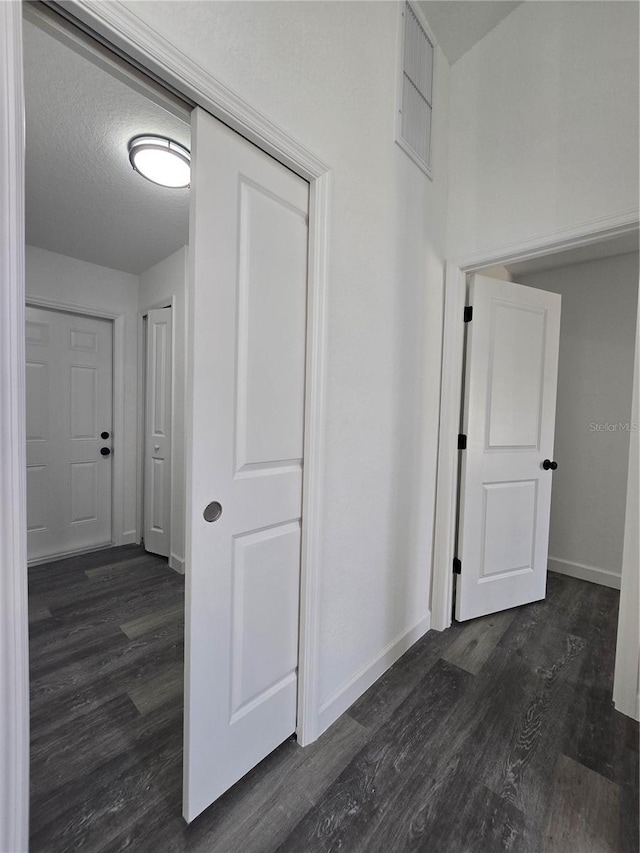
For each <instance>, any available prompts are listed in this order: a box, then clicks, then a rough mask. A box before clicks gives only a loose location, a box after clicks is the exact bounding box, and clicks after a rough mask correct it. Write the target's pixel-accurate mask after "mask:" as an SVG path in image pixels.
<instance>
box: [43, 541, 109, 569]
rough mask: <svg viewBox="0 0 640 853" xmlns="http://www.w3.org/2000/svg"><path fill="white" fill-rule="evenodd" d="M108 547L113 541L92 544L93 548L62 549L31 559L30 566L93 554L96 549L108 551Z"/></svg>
mask: <svg viewBox="0 0 640 853" xmlns="http://www.w3.org/2000/svg"><path fill="white" fill-rule="evenodd" d="M107 548H113V542H106V543H104V544H102V545H92V546H91V548H79V549H78V550H77V551H61V552H60V553H59V554H48V555H47V556H46V557H37V558H36V559H35V560H29V568H31V566H44V565H46V564H47V563H55V562H57V561H58V560H67V559H68V558H69V557H80V556H82V554H93V552H94V551H106V549H107Z"/></svg>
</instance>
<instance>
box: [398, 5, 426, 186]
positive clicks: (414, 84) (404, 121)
mask: <svg viewBox="0 0 640 853" xmlns="http://www.w3.org/2000/svg"><path fill="white" fill-rule="evenodd" d="M403 14H404V40H403V57H402V95H401V98H402V103H401V108H400V122H399V139H398V142H399V143H400V145H401V146H402V148H404V150H405V151H407V153H408V154H409V155H410V156H412V157H413V159H414V160H416V161H417V162H418V165H420V166H422V167H423V168H424V169H426V171H427V172H429V171H430V169H431V110H432V101H433V59H434V47H433V42H432V41H431V39H430V38H429V36H428V35H427V33H426V32H425V30H424V27H423V26H422V24H421V23H420V21H419V20H418V17H417V15H416V13H415V12H414V11H413V9H412V8H411V5H410V4H409V3H405V4H404V13H403ZM403 143H404V144H403Z"/></svg>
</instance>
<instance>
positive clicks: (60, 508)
mask: <svg viewBox="0 0 640 853" xmlns="http://www.w3.org/2000/svg"><path fill="white" fill-rule="evenodd" d="M112 346H113V344H112V324H111V322H110V321H108V320H99V319H97V318H94V317H85V316H81V315H79V314H66V313H64V312H61V311H49V310H45V309H43V308H29V307H28V308H27V309H26V355H27V374H26V381H27V401H26V402H27V411H26V421H27V543H28V555H29V559H30V560H42V559H44V558H51V557H55V556H59V555H62V554H68V553H71V552H73V551H80V550H85V549H89V548H94V547H99V546H101V545H107V544H109V543H110V542H111V448H112V441H111V432H112V404H113V400H112V372H113V364H112Z"/></svg>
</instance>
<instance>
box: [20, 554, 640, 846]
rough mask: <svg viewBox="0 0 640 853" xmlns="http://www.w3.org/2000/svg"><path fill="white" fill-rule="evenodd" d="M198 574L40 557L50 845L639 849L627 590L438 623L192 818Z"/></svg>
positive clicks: (571, 585)
mask: <svg viewBox="0 0 640 853" xmlns="http://www.w3.org/2000/svg"><path fill="white" fill-rule="evenodd" d="M183 589H184V580H183V578H182V577H180V576H179V575H177V574H176V573H175V572H173V571H172V570H170V569H169V568H167V566H166V562H165V561H164V560H163V559H162V558H158V557H154V556H153V555H150V554H146V553H145V552H144V551H143V550H142V549H141V548H139V547H136V546H125V547H122V548H115V549H110V550H108V551H100V552H95V553H93V554H88V555H84V556H80V557H75V558H70V559H67V560H61V561H58V562H57V563H54V564H49V565H47V566H39V567H36V568H33V569H31V570H30V572H29V592H30V605H31V608H30V649H31V679H32V681H31V700H32V734H31V744H32V752H31V773H32V779H31V850H32V851H33V853H40V851H51V853H53V851H72V850H80V849H82V850H83V851H87V853H94V851H95V852H96V853H98V851H99V852H100V853H103V851H121V850H133V851H137V852H138V851H140V853H146V851H150V852H151V851H161V852H162V853H170V851H198V853H201V852H202V853H204V851H207V853H235V851H242V853H267V851H275V850H282V851H288V852H290V853H316V851H318V853H319V851H326V853H329V851H332V852H333V851H338V850H341V851H345V853H356V851H362V853H365V851H366V853H388V851H389V852H390V851H397V853H404V851H410V850H412V851H418V850H420V851H429V853H463V851H464V853H467V851H469V853H471V851H473V853H481V851H482V853H484V851H486V853H496V851H500V850H509V851H527V853H538V851H544V853H571V851H575V853H586V851H587V850H589V851H592V850H593V851H602V852H603V853H605V851H606V853H608V852H609V851H610V853H634V851H637V850H638V846H637V838H638V825H637V802H638V788H637V779H638V726H637V724H636V723H634V722H632V721H630V720H629V719H627V718H626V717H623V716H622V715H620V714H618V713H617V712H615V711H614V710H613V708H612V705H611V682H612V675H613V660H614V646H615V629H616V614H617V605H618V593H617V592H616V591H615V590H611V589H608V588H605V587H601V586H595V585H593V584H589V583H585V582H582V581H578V580H574V579H572V578H568V577H564V576H560V575H556V574H550V575H549V589H548V599H547V601H546V602H540V603H537V604H532V605H529V606H527V607H523V608H519V609H515V610H510V611H506V612H504V613H500V614H496V615H495V616H490V617H486V618H484V619H481V620H474V621H472V622H469V623H466V624H456V625H454V626H453V627H452V628H450V629H449V630H448V631H446V632H444V633H436V632H433V631H432V632H430V633H429V634H428V635H426V636H425V637H424V638H423V639H422V640H420V641H419V642H418V643H416V644H415V645H414V646H413V647H412V648H411V649H410V650H409V652H407V653H406V654H405V655H404V657H403V658H402V659H401V660H400V661H399V662H398V663H397V664H396V665H395V666H394V667H393V668H392V669H391V670H389V671H388V672H387V673H386V674H385V675H384V676H383V678H381V679H380V680H379V681H378V682H377V683H376V684H374V685H373V687H371V689H370V690H369V691H368V692H367V693H366V694H365V695H364V696H363V697H362V698H361V699H360V700H359V701H358V702H356V703H355V704H354V705H353V706H352V707H351V708H350V709H349V711H348V712H347V714H345V715H343V716H342V717H341V718H340V719H339V720H338V722H337V723H336V724H335V725H334V726H333V727H332V728H331V729H330V730H329V731H328V732H327V733H325V735H324V736H323V737H322V738H321V739H320V740H319V741H318V742H317V743H315V744H313V745H312V746H310V747H308V748H306V749H304V750H303V749H301V748H300V747H298V745H297V744H296V742H295V740H293V739H292V740H289V741H287V742H286V743H284V744H283V745H282V746H281V747H280V748H279V749H278V750H276V751H275V752H274V753H273V754H272V755H271V756H269V758H267V759H266V760H265V761H264V762H262V764H261V765H259V766H258V767H257V768H256V769H255V770H254V771H252V772H251V773H250V774H248V775H247V776H246V777H245V778H244V779H242V780H241V781H240V782H239V783H238V784H237V785H236V786H235V787H234V788H233V789H231V790H230V791H229V792H228V793H227V794H225V795H224V796H223V797H222V798H221V799H220V800H219V801H218V802H217V803H216V804H214V805H213V806H212V807H211V808H210V809H209V810H208V811H206V812H205V813H204V814H203V815H202V816H201V817H199V818H198V819H197V820H196V821H195V822H194V823H193V824H192V825H191V826H189V827H187V826H186V824H184V822H183V821H182V818H181V816H180V801H181V772H182V771H181V751H182V692H181V691H182V655H183V619H182V609H183Z"/></svg>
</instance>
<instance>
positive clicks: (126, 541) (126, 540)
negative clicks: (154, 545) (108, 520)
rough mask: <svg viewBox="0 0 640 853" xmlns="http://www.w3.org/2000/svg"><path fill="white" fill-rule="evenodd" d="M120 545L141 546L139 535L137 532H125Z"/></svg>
mask: <svg viewBox="0 0 640 853" xmlns="http://www.w3.org/2000/svg"><path fill="white" fill-rule="evenodd" d="M118 544H119V545H139V544H140V540H139V539H138V536H137V533H136V531H135V530H125V531H124V533H123V534H122V536H121V537H120V542H119V543H118Z"/></svg>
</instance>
